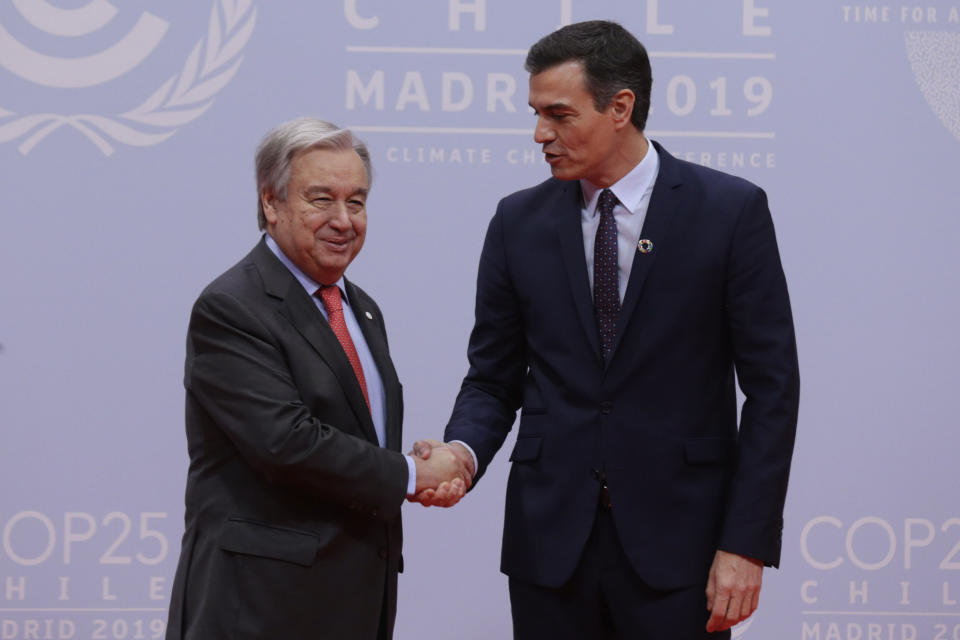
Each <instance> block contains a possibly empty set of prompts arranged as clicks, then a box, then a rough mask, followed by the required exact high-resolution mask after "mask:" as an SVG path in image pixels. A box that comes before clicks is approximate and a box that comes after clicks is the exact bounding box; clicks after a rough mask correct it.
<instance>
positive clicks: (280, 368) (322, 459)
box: [184, 293, 408, 519]
mask: <svg viewBox="0 0 960 640" xmlns="http://www.w3.org/2000/svg"><path fill="white" fill-rule="evenodd" d="M187 341H188V344H187V362H186V371H185V377H184V384H185V386H186V389H187V393H188V394H189V395H190V396H191V397H192V399H193V400H195V401H196V403H198V404H199V406H200V407H201V408H202V409H203V411H204V412H205V413H206V414H207V415H208V416H209V419H210V420H211V421H212V422H213V424H215V425H216V427H217V428H218V429H220V431H222V432H223V434H224V435H225V436H226V438H227V439H228V440H229V441H230V442H231V443H232V444H233V445H234V446H235V447H236V449H237V451H238V452H239V454H240V455H241V456H242V457H243V459H244V460H245V461H246V463H247V464H249V465H250V466H251V467H252V468H254V469H255V470H256V471H257V472H258V473H259V475H260V476H261V477H262V478H263V479H264V480H265V481H267V482H270V483H275V484H280V485H285V486H289V487H291V488H293V489H296V490H300V491H304V492H307V493H311V494H314V495H316V496H317V497H319V498H321V499H323V500H325V501H329V502H333V503H340V504H342V505H345V506H348V507H350V508H353V509H358V508H362V509H363V510H364V511H366V512H367V513H369V514H370V515H373V516H377V517H381V518H384V519H389V518H392V517H393V516H395V515H396V514H397V513H399V510H400V507H401V505H402V504H403V500H404V497H405V494H406V485H407V474H408V470H407V463H406V461H405V459H404V457H403V456H402V455H401V454H399V453H398V452H395V451H389V450H387V449H383V448H381V447H378V446H376V445H374V444H372V443H370V442H368V441H366V440H364V439H362V438H358V437H355V436H353V435H350V434H349V433H345V432H344V430H341V429H340V428H338V427H337V426H336V425H333V424H329V423H327V422H324V421H323V419H322V418H323V416H316V415H312V414H311V412H310V410H309V409H308V408H307V407H306V406H305V405H304V403H303V400H302V398H301V394H300V391H299V390H298V388H297V386H296V384H295V382H294V380H293V378H292V376H291V373H290V367H289V365H288V363H287V362H286V359H285V355H284V354H283V351H282V349H281V348H280V345H279V342H278V340H277V338H276V337H275V336H273V335H272V334H271V333H270V331H269V330H268V329H267V328H266V327H265V326H264V324H263V323H262V322H261V321H260V319H259V318H258V317H257V315H256V314H255V313H254V312H252V311H251V310H250V309H249V308H248V307H247V306H246V305H244V304H243V303H241V302H240V301H239V300H237V299H236V298H234V297H233V296H231V295H229V294H226V293H205V294H204V295H202V296H201V297H200V299H199V300H198V301H197V303H196V305H195V306H194V309H193V313H192V315H191V319H190V329H189V332H188V338H187ZM317 384H323V381H320V380H318V381H317ZM345 401H346V400H345V399H344V402H345Z"/></svg>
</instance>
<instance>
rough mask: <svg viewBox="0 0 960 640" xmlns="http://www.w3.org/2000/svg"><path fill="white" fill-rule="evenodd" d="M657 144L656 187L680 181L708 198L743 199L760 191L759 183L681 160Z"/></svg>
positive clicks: (665, 186)
mask: <svg viewBox="0 0 960 640" xmlns="http://www.w3.org/2000/svg"><path fill="white" fill-rule="evenodd" d="M654 144H656V143H654ZM656 147H657V152H658V153H659V155H660V174H659V176H658V177H657V183H656V184H657V186H658V187H662V188H672V187H674V186H679V185H681V184H682V185H684V186H685V187H687V188H693V189H694V190H696V191H698V192H701V193H702V194H703V197H708V198H711V199H713V198H721V199H733V200H743V199H749V198H752V197H755V196H756V195H759V194H761V193H763V190H762V189H761V188H760V187H758V186H757V185H755V184H754V183H752V182H750V181H749V180H746V179H745V178H741V177H739V176H735V175H732V174H729V173H725V172H723V171H719V170H717V169H713V168H711V167H705V166H703V165H699V164H696V163H693V162H688V161H686V160H681V159H679V158H676V157H674V156H672V155H671V154H670V152H669V151H667V150H666V149H664V148H663V147H662V146H660V145H659V144H657V145H656Z"/></svg>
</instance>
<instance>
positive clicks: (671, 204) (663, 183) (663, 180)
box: [610, 142, 683, 361]
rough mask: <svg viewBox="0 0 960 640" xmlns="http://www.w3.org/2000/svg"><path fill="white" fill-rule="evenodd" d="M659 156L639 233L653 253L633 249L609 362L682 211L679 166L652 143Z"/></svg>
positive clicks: (666, 153)
mask: <svg viewBox="0 0 960 640" xmlns="http://www.w3.org/2000/svg"><path fill="white" fill-rule="evenodd" d="M652 144H653V145H654V146H655V147H656V149H657V153H658V154H659V156H660V170H659V172H658V174H657V181H656V183H655V184H654V187H653V193H652V194H651V196H650V204H649V206H648V207H647V216H646V218H644V221H643V229H642V230H641V232H640V239H641V240H650V241H651V242H652V243H653V249H654V250H653V251H651V252H649V253H640V251H638V250H636V249H634V254H633V265H632V266H631V267H630V280H629V282H627V291H626V293H625V294H624V296H623V304H622V305H621V306H620V315H619V316H618V317H617V336H616V339H615V340H614V343H613V352H612V354H611V357H610V360H611V361H612V360H613V354H616V351H617V346H618V345H619V344H620V340H621V338H622V337H623V335H624V333H625V332H626V330H627V326H628V325H629V323H630V318H631V316H632V315H633V312H634V311H635V310H636V307H637V303H638V301H639V300H640V292H641V291H642V290H643V285H644V283H645V282H646V280H647V276H648V275H649V273H650V269H652V268H653V264H654V261H655V260H656V259H657V256H658V255H660V253H662V252H663V250H664V249H665V248H667V247H669V237H668V236H669V230H670V224H671V222H672V221H673V218H674V217H675V216H676V214H677V212H678V211H682V210H683V189H682V188H681V186H682V184H683V181H682V179H681V177H680V171H679V169H680V165H679V163H678V162H677V160H676V159H675V158H674V157H673V156H671V155H670V153H669V152H667V151H666V150H664V148H663V147H661V146H660V145H659V144H658V143H656V142H653V143H652Z"/></svg>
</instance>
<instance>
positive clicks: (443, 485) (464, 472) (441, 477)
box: [407, 439, 474, 507]
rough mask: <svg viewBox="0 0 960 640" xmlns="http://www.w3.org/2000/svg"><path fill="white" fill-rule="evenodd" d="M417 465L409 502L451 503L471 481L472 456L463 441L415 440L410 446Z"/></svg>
mask: <svg viewBox="0 0 960 640" xmlns="http://www.w3.org/2000/svg"><path fill="white" fill-rule="evenodd" d="M408 455H410V456H413V460H414V463H415V464H416V467H417V489H416V493H415V494H414V495H412V496H408V497H407V499H408V500H410V501H411V502H419V503H420V504H422V505H423V506H425V507H452V506H453V505H455V504H457V502H459V501H460V498H462V497H463V496H464V495H465V494H466V492H467V489H469V488H470V485H471V484H472V482H473V474H474V468H473V458H472V456H471V455H470V452H468V451H467V450H466V448H465V447H464V446H463V445H460V444H457V443H449V444H448V443H443V442H440V441H439V440H431V439H426V440H417V441H416V442H414V443H413V450H412V451H411V452H410V453H409V454H408Z"/></svg>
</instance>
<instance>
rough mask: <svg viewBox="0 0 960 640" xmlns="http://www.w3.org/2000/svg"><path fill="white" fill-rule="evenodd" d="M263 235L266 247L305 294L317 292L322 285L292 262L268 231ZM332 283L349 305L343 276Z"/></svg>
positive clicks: (310, 294)
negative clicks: (291, 275)
mask: <svg viewBox="0 0 960 640" xmlns="http://www.w3.org/2000/svg"><path fill="white" fill-rule="evenodd" d="M264 237H265V238H266V242H267V247H269V249H270V251H272V252H273V255H275V256H277V258H278V259H279V260H280V262H282V263H283V266H285V267H286V268H287V269H288V270H289V271H290V273H292V274H293V277H294V278H296V279H297V282H299V283H300V285H301V286H302V287H303V288H304V290H305V291H306V292H307V295H309V296H312V295H314V294H315V293H316V292H317V289H319V288H320V287H322V286H323V285H321V284H318V283H317V282H316V281H315V280H314V279H313V278H311V277H310V276H308V275H307V274H305V273H304V272H303V271H302V270H301V269H300V267H298V266H297V265H296V264H294V262H293V260H291V259H290V258H288V257H287V254H285V253H284V252H283V250H281V249H280V247H279V245H277V241H276V240H274V239H273V236H271V235H270V234H269V233H265V234H264ZM334 284H335V285H336V286H337V288H338V289H340V297H342V298H343V300H344V302H346V303H347V306H349V305H350V299H349V298H348V297H347V290H346V287H344V284H343V276H340V279H339V280H337V281H336V282H335V283H334Z"/></svg>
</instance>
